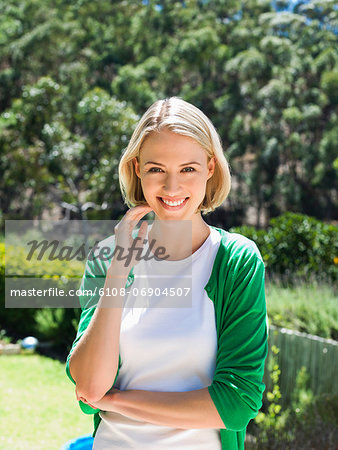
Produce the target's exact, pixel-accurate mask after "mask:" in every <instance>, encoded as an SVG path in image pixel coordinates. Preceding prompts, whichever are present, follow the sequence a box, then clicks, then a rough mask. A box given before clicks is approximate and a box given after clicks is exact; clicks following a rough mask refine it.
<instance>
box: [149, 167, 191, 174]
mask: <svg viewBox="0 0 338 450" xmlns="http://www.w3.org/2000/svg"><path fill="white" fill-rule="evenodd" d="M185 169H191V171H192V172H194V171H195V169H194V168H193V167H184V169H182V170H185ZM157 170H162V169H160V168H159V167H152V168H151V169H149V172H153V173H158V172H156V171H157ZM189 172H190V170H189Z"/></svg>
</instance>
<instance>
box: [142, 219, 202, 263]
mask: <svg viewBox="0 0 338 450" xmlns="http://www.w3.org/2000/svg"><path fill="white" fill-rule="evenodd" d="M209 234H210V228H209V226H208V224H206V223H205V222H204V220H203V219H202V217H201V214H199V217H198V216H197V217H196V220H158V219H156V218H155V220H154V223H153V225H152V227H151V230H150V231H149V234H148V241H149V243H151V242H152V240H155V245H154V246H153V249H156V248H158V247H164V248H165V255H169V258H167V260H168V261H170V260H172V261H177V260H181V259H184V258H187V257H188V256H190V255H192V254H193V253H195V251H196V250H198V249H199V248H200V247H201V245H202V244H203V243H204V242H205V240H206V239H207V238H208V236H209Z"/></svg>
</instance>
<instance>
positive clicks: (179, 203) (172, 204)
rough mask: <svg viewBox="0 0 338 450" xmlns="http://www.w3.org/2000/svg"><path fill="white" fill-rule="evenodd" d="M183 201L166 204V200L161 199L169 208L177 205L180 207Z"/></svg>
mask: <svg viewBox="0 0 338 450" xmlns="http://www.w3.org/2000/svg"><path fill="white" fill-rule="evenodd" d="M184 200H185V199H183V200H181V201H180V202H168V201H167V200H164V199H163V198H162V201H163V202H164V203H165V204H166V205H169V206H178V205H181V204H182V203H183V202H184Z"/></svg>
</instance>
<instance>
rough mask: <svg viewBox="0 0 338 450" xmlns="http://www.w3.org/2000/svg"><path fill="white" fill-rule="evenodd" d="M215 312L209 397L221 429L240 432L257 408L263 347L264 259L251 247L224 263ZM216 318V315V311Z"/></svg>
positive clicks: (264, 315) (266, 349)
mask: <svg viewBox="0 0 338 450" xmlns="http://www.w3.org/2000/svg"><path fill="white" fill-rule="evenodd" d="M223 267H230V269H227V271H225V274H224V275H225V276H224V277H220V279H223V280H225V281H224V291H222V293H223V295H222V297H223V298H222V299H220V300H219V301H218V303H217V304H216V303H215V308H217V313H218V316H219V318H220V319H219V324H218V349H217V356H216V368H215V373H214V378H213V382H212V384H211V385H210V386H209V387H208V390H209V393H210V396H211V398H212V400H213V402H214V404H215V406H216V408H217V410H218V412H219V414H220V417H221V419H222V420H223V423H224V427H225V428H226V429H228V430H231V431H241V430H243V429H245V428H246V426H247V425H248V423H249V421H250V420H251V419H252V418H254V417H255V416H256V415H257V413H258V411H259V409H260V408H261V406H262V395H263V392H264V389H265V385H264V383H263V382H262V379H263V373H264V361H265V358H266V355H267V351H268V344H267V333H268V331H267V315H266V302H265V288H264V263H263V260H262V259H261V256H260V253H259V251H258V249H257V247H256V246H255V245H251V246H249V247H247V248H246V249H244V250H243V251H240V252H239V254H237V255H236V257H235V258H233V261H232V262H231V263H230V262H229V264H225V265H224V266H223ZM216 316H217V314H216Z"/></svg>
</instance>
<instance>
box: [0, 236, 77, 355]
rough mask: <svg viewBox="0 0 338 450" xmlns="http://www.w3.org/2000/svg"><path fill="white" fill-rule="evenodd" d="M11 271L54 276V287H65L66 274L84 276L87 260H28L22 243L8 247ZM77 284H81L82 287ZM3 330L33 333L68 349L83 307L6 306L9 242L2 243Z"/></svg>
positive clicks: (0, 323) (0, 291) (0, 298)
mask: <svg viewBox="0 0 338 450" xmlns="http://www.w3.org/2000/svg"><path fill="white" fill-rule="evenodd" d="M6 253H7V264H6V271H8V272H7V273H8V274H15V275H16V276H20V275H21V276H31V277H33V276H37V277H39V278H53V279H55V280H56V282H55V284H53V287H56V286H58V287H59V288H60V289H62V288H63V287H64V286H63V283H62V277H63V276H66V277H67V278H69V279H72V278H74V279H76V278H78V280H79V281H78V283H77V284H78V286H79V285H80V278H81V277H82V274H83V271H84V263H83V262H80V261H74V260H71V261H66V260H65V261H61V260H59V259H55V260H54V261H53V262H51V261H48V264H46V263H45V261H44V260H43V259H42V260H41V261H39V260H38V259H37V257H34V258H32V260H30V261H27V258H26V256H27V252H26V251H25V249H24V248H20V247H19V246H15V247H14V246H10V245H7V247H6ZM78 286H77V287H78ZM0 306H1V310H2V313H1V319H0V329H1V328H3V329H5V330H8V331H9V332H10V333H14V334H16V335H18V334H20V337H25V336H27V335H33V336H35V337H37V338H38V339H39V340H42V341H52V342H53V344H54V346H55V347H58V348H59V349H62V350H63V349H65V348H66V349H68V347H69V345H70V342H72V340H73V339H74V330H76V328H77V324H78V320H79V318H80V312H81V311H80V309H79V308H5V244H4V243H0Z"/></svg>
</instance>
